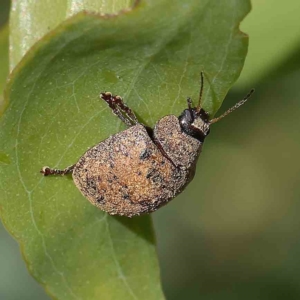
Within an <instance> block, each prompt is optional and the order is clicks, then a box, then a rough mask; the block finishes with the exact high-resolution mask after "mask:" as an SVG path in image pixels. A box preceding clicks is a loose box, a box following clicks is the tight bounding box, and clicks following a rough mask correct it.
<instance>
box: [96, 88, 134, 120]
mask: <svg viewBox="0 0 300 300" xmlns="http://www.w3.org/2000/svg"><path fill="white" fill-rule="evenodd" d="M100 98H101V99H103V100H104V101H105V102H106V103H107V104H108V106H109V107H110V108H111V109H112V111H113V113H114V114H115V115H116V116H118V117H119V118H120V119H121V121H122V122H124V123H125V124H126V125H127V126H134V125H136V124H138V123H139V122H138V120H137V118H136V116H135V114H134V112H133V111H132V110H131V109H130V108H129V107H128V106H127V105H126V104H125V103H124V102H123V100H122V98H121V97H120V96H113V95H112V94H111V93H110V92H106V93H101V94H100Z"/></svg>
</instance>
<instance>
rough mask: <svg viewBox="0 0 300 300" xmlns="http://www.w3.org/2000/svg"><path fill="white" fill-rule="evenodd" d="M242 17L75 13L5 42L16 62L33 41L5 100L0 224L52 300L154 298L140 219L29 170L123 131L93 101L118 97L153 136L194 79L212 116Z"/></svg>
mask: <svg viewBox="0 0 300 300" xmlns="http://www.w3.org/2000/svg"><path fill="white" fill-rule="evenodd" d="M249 9H250V6H249V2H248V1H240V0H226V1H222V3H220V1H217V0H214V1H202V2H200V3H199V1H198V0H186V1H182V0H173V1H169V0H163V1H162V0H151V1H150V0H149V1H141V2H140V3H139V4H138V5H137V6H136V7H134V8H133V9H132V10H127V11H125V12H122V13H120V14H119V15H109V16H99V15H96V14H92V13H87V12H82V13H79V14H77V15H75V16H73V17H71V18H70V19H68V20H67V21H65V22H63V23H61V24H60V25H59V26H58V27H56V28H54V29H53V30H52V31H50V32H49V33H48V34H47V35H46V36H44V37H42V38H41V36H39V37H37V38H36V39H35V38H33V40H32V41H30V42H28V44H26V42H25V45H27V46H26V47H27V48H26V47H25V48H24V49H26V50H24V49H23V50H22V49H21V48H18V47H17V44H18V43H17V42H13V47H15V50H12V51H13V52H14V51H15V53H16V55H15V57H14V60H15V61H18V60H20V58H21V56H22V55H23V54H24V53H25V52H26V51H27V50H28V49H29V47H30V46H31V45H32V44H33V43H34V42H35V41H36V40H37V39H40V40H39V41H38V42H37V43H36V44H35V45H34V46H33V47H32V48H30V50H29V51H28V52H27V54H26V55H25V57H24V58H22V59H21V61H20V63H19V64H18V66H17V67H16V68H15V69H14V71H13V73H12V75H11V77H10V82H9V84H8V86H7V90H6V102H7V106H8V108H7V110H6V112H5V114H4V116H3V117H2V119H1V131H0V151H1V152H2V153H3V155H4V156H3V157H5V159H2V160H1V158H0V160H1V162H2V164H0V190H1V199H0V205H1V209H2V220H3V221H4V223H5V225H6V227H7V228H8V230H9V231H10V232H11V233H12V234H13V235H14V236H15V237H16V239H17V240H18V241H19V242H20V244H21V247H22V251H23V255H24V258H25V260H26V261H27V264H28V268H29V269H30V271H31V273H32V274H33V276H34V277H35V278H36V279H37V280H38V281H40V282H41V283H42V284H43V285H44V286H45V287H46V289H47V291H48V292H49V293H50V294H51V295H52V296H53V297H54V298H56V299H63V300H66V299H89V300H93V299H99V298H101V299H125V300H126V299H163V295H162V292H161V288H160V285H159V272H158V266H157V260H156V255H155V245H154V238H153V233H152V227H151V221H150V217H149V216H143V217H138V218H133V219H126V218H120V217H111V216H108V215H106V214H105V213H103V212H101V211H100V210H98V209H97V208H95V207H93V206H92V205H90V204H89V202H88V201H86V199H84V198H83V197H82V196H81V194H80V192H79V191H78V190H77V189H76V188H75V186H74V184H73V182H72V180H71V178H70V177H67V176H66V177H62V178H61V177H60V178H56V177H53V178H44V177H41V175H40V174H39V170H40V168H41V167H42V166H44V165H50V166H53V167H60V168H63V167H65V166H68V165H70V164H73V163H74V162H76V161H77V160H78V158H79V157H80V156H81V155H82V153H84V152H85V150H86V149H87V148H89V147H91V146H92V145H94V144H96V143H99V141H101V140H103V139H105V138H106V137H108V136H109V135H111V134H113V133H115V132H117V131H120V130H121V129H124V128H125V127H124V125H123V124H121V122H120V121H119V120H118V119H117V118H116V117H114V116H113V115H112V113H111V111H110V110H109V109H108V107H107V106H106V105H105V103H103V102H101V101H100V100H99V93H100V92H101V91H105V90H106V91H111V92H113V93H114V94H120V95H122V96H123V97H124V98H125V101H126V103H127V104H128V105H129V106H130V107H131V108H132V109H134V110H135V111H136V112H137V114H138V116H139V118H140V119H141V120H142V121H143V122H145V123H146V124H147V125H150V126H152V125H153V124H154V123H155V122H156V120H158V119H159V118H161V117H162V116H164V115H166V114H171V113H174V114H176V115H178V114H179V113H180V112H181V111H182V110H183V109H184V108H185V107H186V97H187V96H192V97H193V98H194V101H195V103H196V102H197V98H198V93H199V74H200V71H201V70H202V71H204V72H205V89H204V99H203V103H202V105H203V107H204V109H206V110H207V111H208V112H209V113H210V114H211V115H214V113H215V112H216V111H217V109H218V108H219V107H220V105H221V103H222V101H223V99H224V97H225V95H226V93H227V91H228V90H229V88H230V87H231V85H232V84H233V83H234V82H235V80H236V79H237V78H238V76H239V73H240V71H241V69H242V66H243V62H244V59H245V55H246V51H247V37H246V36H245V35H244V34H242V33H241V32H240V31H239V29H238V26H239V23H240V21H241V20H242V19H243V17H244V16H245V15H246V13H247V12H248V11H249ZM58 10H59V9H58ZM54 11H55V10H54ZM32 13H33V14H34V13H35V11H34V10H33V12H32ZM27 14H29V16H31V11H28V12H27ZM49 15H50V16H51V13H49ZM19 18H20V16H19ZM12 22H13V21H12ZM57 22H58V21H57ZM30 28H33V29H32V30H34V28H36V25H34V24H32V27H30ZM30 28H29V29H28V30H29V33H30ZM45 31H47V30H44V31H43V32H45ZM16 34H19V32H17V33H16ZM29 35H30V34H29ZM12 39H13V37H12ZM21 41H22V38H21V37H20V40H19V43H21ZM22 51H23V52H22ZM11 55H12V56H13V55H14V53H11ZM170 205H171V204H170ZM170 230H171V229H170ZM170 234H174V232H171V233H170Z"/></svg>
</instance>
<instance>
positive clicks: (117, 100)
mask: <svg viewBox="0 0 300 300" xmlns="http://www.w3.org/2000/svg"><path fill="white" fill-rule="evenodd" d="M113 101H114V103H115V104H116V105H117V106H118V107H119V108H120V109H121V111H122V112H124V114H125V115H126V116H127V117H128V118H129V119H130V121H131V122H132V123H133V125H136V124H138V123H139V121H138V119H137V117H136V115H135V113H134V112H133V111H132V110H131V109H130V108H129V107H128V106H127V105H126V104H125V103H124V102H123V99H122V98H121V97H120V96H113Z"/></svg>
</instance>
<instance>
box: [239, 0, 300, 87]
mask: <svg viewBox="0 0 300 300" xmlns="http://www.w3.org/2000/svg"><path fill="white" fill-rule="evenodd" d="M251 3H252V11H251V14H250V15H249V16H248V17H247V18H246V19H245V21H243V23H242V24H241V29H242V30H243V31H245V32H247V33H249V36H250V42H249V51H248V55H247V58H246V63H245V66H244V68H243V72H242V74H241V76H240V78H239V79H238V82H237V83H236V87H240V88H246V87H247V86H248V85H249V84H253V83H254V82H260V81H262V80H263V81H264V80H265V79H264V78H265V77H268V76H270V75H272V71H273V69H274V68H276V67H278V66H279V65H282V64H284V63H285V62H286V59H287V57H290V56H291V55H292V54H293V53H294V50H295V48H298V47H300V30H299V26H300V21H299V12H300V1H298V0H289V1H282V0H251ZM295 56H296V55H295ZM266 79H268V78H266Z"/></svg>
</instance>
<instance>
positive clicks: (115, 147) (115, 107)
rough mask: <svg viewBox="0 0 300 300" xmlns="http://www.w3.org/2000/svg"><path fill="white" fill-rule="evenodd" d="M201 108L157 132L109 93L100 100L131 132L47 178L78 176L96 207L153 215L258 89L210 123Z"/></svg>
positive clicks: (169, 120)
mask: <svg viewBox="0 0 300 300" xmlns="http://www.w3.org/2000/svg"><path fill="white" fill-rule="evenodd" d="M202 92H203V73H201V88H200V96H199V103H198V106H197V107H192V101H191V99H190V98H188V99H187V103H188V108H187V109H185V110H184V111H183V112H182V114H181V115H180V116H179V117H176V116H174V115H169V116H165V117H163V118H162V119H160V120H159V121H158V122H157V123H156V124H155V127H154V129H152V128H149V127H147V126H145V125H143V124H141V123H140V122H139V121H138V120H137V118H136V116H135V114H134V112H133V111H132V110H131V109H130V108H129V107H128V106H126V104H124V102H123V100H122V98H121V97H120V96H113V95H112V94H111V93H109V92H105V93H101V94H100V98H101V99H103V100H104V101H106V102H107V104H108V105H109V107H110V108H111V109H112V111H113V113H114V114H115V115H117V116H118V117H119V118H120V119H121V120H122V121H123V122H124V123H125V124H126V125H127V126H128V127H129V128H128V129H126V130H124V131H122V132H119V133H117V134H115V135H112V136H110V137H109V138H107V139H106V140H104V141H102V142H100V143H99V144H97V145H96V146H94V147H92V148H90V149H89V150H88V151H86V152H85V153H84V154H83V155H82V156H81V157H80V159H79V161H78V162H77V163H76V164H74V165H72V166H70V167H67V168H66V169H64V170H58V169H51V168H49V167H43V169H42V170H41V173H43V174H44V176H47V175H65V174H68V173H72V176H73V180H74V182H75V185H76V186H77V188H78V189H79V190H80V192H81V193H82V194H83V195H84V196H85V197H86V198H87V199H88V200H89V201H90V202H91V203H92V204H93V205H95V206H97V207H99V208H100V209H102V210H104V211H106V212H108V213H109V214H111V215H121V216H127V217H133V216H138V215H141V214H145V213H151V212H153V211H155V210H157V209H158V208H159V207H161V206H162V205H165V204H166V203H168V202H169V201H170V200H171V199H173V198H174V197H175V196H176V195H178V194H179V193H180V192H182V191H183V190H184V188H185V187H186V186H187V185H188V184H189V182H190V181H191V180H192V179H193V177H194V174H195V169H196V162H197V159H198V157H199V155H200V152H201V149H202V145H203V142H204V140H205V138H206V136H207V135H208V134H209V127H210V125H211V124H213V123H216V122H217V121H219V120H220V119H222V118H223V117H225V116H226V115H228V114H229V113H231V112H232V111H234V110H235V109H236V108H238V107H239V106H241V105H242V104H244V103H245V102H246V101H247V99H248V98H249V97H250V96H251V94H252V93H253V92H254V90H251V91H250V93H249V94H248V95H247V96H246V97H245V98H244V99H243V100H241V101H240V102H238V103H237V104H236V105H235V106H233V107H232V108H230V109H229V110H228V111H226V112H225V113H224V114H223V115H221V116H220V117H218V118H214V119H211V120H210V119H209V115H208V114H207V113H206V112H205V111H204V110H203V109H202V108H201V97H202Z"/></svg>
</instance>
